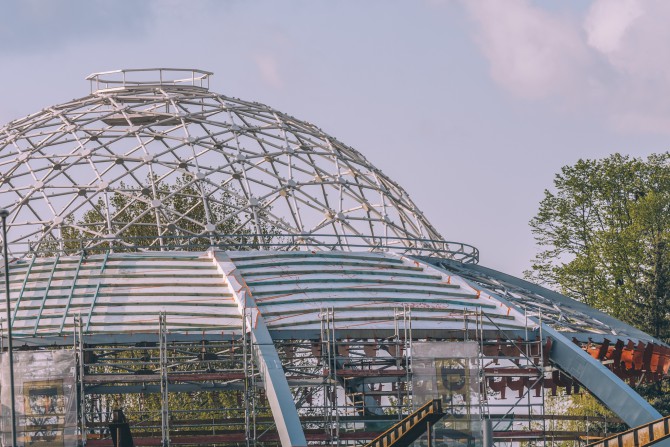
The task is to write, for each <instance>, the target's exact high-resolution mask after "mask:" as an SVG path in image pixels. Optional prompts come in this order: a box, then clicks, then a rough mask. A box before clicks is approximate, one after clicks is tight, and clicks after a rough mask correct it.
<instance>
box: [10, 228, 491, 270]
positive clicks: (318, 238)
mask: <svg viewBox="0 0 670 447" xmlns="http://www.w3.org/2000/svg"><path fill="white" fill-rule="evenodd" d="M54 244H58V246H46V245H45V244H44V243H42V244H40V245H38V246H36V245H35V243H28V247H27V249H26V250H17V249H16V248H17V247H16V246H17V244H16V243H14V244H13V245H14V247H13V250H12V254H13V255H14V257H15V258H24V257H27V256H35V255H37V256H39V255H52V256H53V255H55V254H56V253H61V254H78V253H81V252H82V251H87V252H95V251H107V250H111V251H119V252H127V251H130V252H143V251H166V250H176V251H205V250H208V249H210V248H219V249H222V250H229V251H235V250H239V251H249V250H277V251H302V250H315V251H336V250H341V251H369V252H389V251H390V252H395V253H400V254H406V255H415V256H438V257H444V258H448V259H453V260H456V261H459V262H462V263H465V264H477V263H478V262H479V250H478V249H477V248H476V247H474V246H472V245H469V244H465V243H462V242H454V241H445V240H439V239H427V238H408V237H393V236H369V235H347V236H342V235H337V234H291V233H263V234H261V233H237V234H216V233H211V234H202V235H188V236H177V235H163V236H123V237H118V238H117V237H100V238H86V239H62V240H60V241H54Z"/></svg>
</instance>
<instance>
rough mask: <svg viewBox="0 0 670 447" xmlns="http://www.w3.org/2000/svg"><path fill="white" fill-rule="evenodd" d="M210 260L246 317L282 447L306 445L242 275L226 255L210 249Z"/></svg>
mask: <svg viewBox="0 0 670 447" xmlns="http://www.w3.org/2000/svg"><path fill="white" fill-rule="evenodd" d="M210 256H211V257H212V261H213V262H214V264H215V265H216V267H217V268H218V270H219V272H221V274H222V275H223V277H224V279H225V280H226V283H227V285H228V288H229V289H230V291H231V292H232V293H233V296H234V298H235V300H236V301H237V305H238V308H239V310H240V313H241V314H242V315H243V317H244V318H246V323H247V328H248V330H249V332H250V333H251V337H252V339H253V342H254V345H255V347H256V350H255V353H256V358H257V361H258V363H259V365H258V366H259V369H260V371H261V373H262V375H263V381H264V383H265V385H266V386H265V388H266V392H267V397H268V401H269V403H270V408H271V409H272V417H273V418H274V420H275V424H276V425H277V431H278V433H279V438H280V440H281V444H282V446H283V447H302V446H305V447H306V446H307V439H306V438H305V433H304V432H303V429H302V426H301V425H300V417H299V416H298V410H297V409H296V406H295V402H293V395H292V394H291V390H290V388H289V385H288V381H287V380H286V373H285V372H284V368H283V367H282V363H281V360H280V359H279V354H278V353H277V350H276V349H275V346H274V341H273V340H272V337H271V336H270V331H268V328H267V326H266V324H265V319H264V318H263V316H262V315H261V312H260V310H259V309H258V307H257V305H256V300H255V299H254V297H253V296H252V294H251V291H250V290H249V288H248V286H247V284H246V282H245V280H244V278H243V277H242V275H241V274H240V272H239V271H238V270H237V267H236V266H235V264H234V263H233V262H232V261H231V259H230V258H229V257H228V255H227V254H226V253H224V252H221V251H219V250H212V251H211V252H210Z"/></svg>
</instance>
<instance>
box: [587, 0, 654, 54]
mask: <svg viewBox="0 0 670 447" xmlns="http://www.w3.org/2000/svg"><path fill="white" fill-rule="evenodd" d="M642 14H643V10H642V6H641V5H640V2H639V1H638V0H619V1H612V0H607V1H602V0H597V1H595V2H593V4H592V5H591V8H590V11H589V13H588V14H587V16H586V19H585V20H584V29H585V30H586V34H587V42H588V44H589V45H590V46H592V47H593V48H595V49H596V50H598V51H600V52H602V53H605V54H611V53H613V52H615V51H616V50H618V49H619V47H620V45H621V42H622V40H623V38H624V36H625V34H626V31H627V30H628V29H629V28H630V26H631V24H633V22H635V20H636V19H637V18H639V17H640V16H641V15H642Z"/></svg>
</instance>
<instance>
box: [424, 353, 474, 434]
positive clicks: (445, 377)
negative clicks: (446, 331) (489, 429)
mask: <svg viewBox="0 0 670 447" xmlns="http://www.w3.org/2000/svg"><path fill="white" fill-rule="evenodd" d="M479 370H480V367H479V345H478V344H477V343H476V342H418V343H414V344H413V345H412V393H413V404H414V407H415V409H416V408H418V407H419V406H421V405H422V404H424V403H426V402H428V401H429V400H432V399H440V401H441V402H442V411H444V412H445V413H446V415H445V416H444V418H442V420H441V421H440V422H438V423H437V424H436V425H435V436H436V438H435V439H436V440H437V441H440V440H441V439H442V441H440V442H445V445H451V446H460V445H467V446H469V447H474V446H481V445H482V423H481V416H482V415H481V411H480V399H481V385H480V375H479Z"/></svg>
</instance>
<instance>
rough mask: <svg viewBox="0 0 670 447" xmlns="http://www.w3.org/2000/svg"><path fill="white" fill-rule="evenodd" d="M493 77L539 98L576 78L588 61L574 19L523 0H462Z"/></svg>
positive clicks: (518, 91) (508, 86)
mask: <svg viewBox="0 0 670 447" xmlns="http://www.w3.org/2000/svg"><path fill="white" fill-rule="evenodd" d="M464 5H465V7H466V8H467V10H468V12H469V13H470V16H471V17H472V18H473V19H474V22H475V23H476V25H477V30H476V39H477V41H478V43H479V45H480V47H481V49H482V51H483V53H484V54H485V56H486V57H487V59H488V61H489V64H490V68H491V75H492V77H493V78H494V79H495V80H496V81H497V82H498V83H499V84H501V85H502V86H503V87H505V88H506V89H508V90H510V91H511V92H513V93H515V94H517V95H519V96H522V97H525V98H531V99H537V98H543V97H546V96H549V95H552V94H555V93H559V92H561V91H562V90H564V89H566V88H569V87H571V86H572V85H573V84H574V83H575V82H578V81H579V78H580V74H581V73H580V72H581V71H582V70H583V67H584V65H585V64H586V63H587V61H588V54H587V48H586V46H585V44H584V42H583V40H582V38H581V35H580V33H581V31H580V29H579V25H578V24H577V23H574V22H573V21H571V20H569V19H568V18H565V17H561V16H557V15H552V14H550V13H548V12H546V11H544V10H542V9H540V8H538V7H535V6H533V5H532V4H531V3H530V2H529V1H528V0H508V1H504V2H502V1H496V0H483V1H466V2H464Z"/></svg>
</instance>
